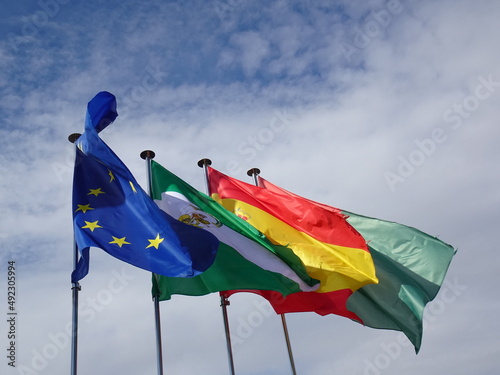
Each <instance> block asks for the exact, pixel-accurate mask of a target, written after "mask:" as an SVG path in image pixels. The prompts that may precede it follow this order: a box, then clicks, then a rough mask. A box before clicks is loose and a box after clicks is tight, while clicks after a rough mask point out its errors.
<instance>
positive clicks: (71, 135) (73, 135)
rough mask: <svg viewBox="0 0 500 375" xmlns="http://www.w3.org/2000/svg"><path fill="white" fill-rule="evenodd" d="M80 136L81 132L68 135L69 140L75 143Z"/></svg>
mask: <svg viewBox="0 0 500 375" xmlns="http://www.w3.org/2000/svg"><path fill="white" fill-rule="evenodd" d="M80 137H81V134H80V133H73V134H70V135H69V136H68V141H70V142H71V143H75V142H76V141H77V140H78V138H80Z"/></svg>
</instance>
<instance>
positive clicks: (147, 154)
mask: <svg viewBox="0 0 500 375" xmlns="http://www.w3.org/2000/svg"><path fill="white" fill-rule="evenodd" d="M154 157H155V153H154V152H153V151H151V150H144V151H143V152H141V158H143V159H144V160H146V165H147V167H146V173H147V180H148V194H149V196H150V197H151V194H152V191H153V189H152V184H151V160H152V159H154ZM153 304H154V309H155V330H156V367H157V372H158V375H163V350H162V345H161V323H160V298H159V296H158V295H156V296H154V297H153Z"/></svg>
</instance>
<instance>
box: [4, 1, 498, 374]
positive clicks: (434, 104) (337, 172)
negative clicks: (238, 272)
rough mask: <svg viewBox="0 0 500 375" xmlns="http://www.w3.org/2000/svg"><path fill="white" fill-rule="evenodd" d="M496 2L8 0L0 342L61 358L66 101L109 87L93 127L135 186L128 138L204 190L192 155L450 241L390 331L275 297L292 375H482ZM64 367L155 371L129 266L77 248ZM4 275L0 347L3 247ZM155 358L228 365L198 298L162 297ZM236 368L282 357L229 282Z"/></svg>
mask: <svg viewBox="0 0 500 375" xmlns="http://www.w3.org/2000/svg"><path fill="white" fill-rule="evenodd" d="M499 17H500V3H499V2H498V1H494V0H491V1H488V0H483V1H474V2H473V1H465V0H464V1H460V0H457V1H445V0H443V1H426V0H424V1H409V0H405V1H403V0H401V1H381V0H371V1H243V0H221V1H216V2H202V1H200V0H198V1H196V0H193V1H182V2H181V1H159V0H158V1H148V2H139V1H127V2H121V1H115V0H113V1H88V2H78V1H71V0H70V1H68V0H64V1H63V0H45V1H44V0H41V1H31V0H24V1H22V2H8V4H4V5H3V10H2V16H1V23H0V31H1V33H0V35H1V39H0V90H1V91H0V92H1V97H2V99H1V101H0V116H1V117H0V118H1V122H0V145H1V146H0V171H1V176H2V177H1V179H0V181H1V182H0V183H1V187H2V194H1V196H0V212H1V213H2V218H1V221H0V223H1V227H0V241H1V252H0V305H1V306H0V314H1V315H2V316H0V322H1V323H0V348H1V349H2V350H1V352H2V353H4V354H3V355H2V356H1V359H0V368H1V372H2V373H6V374H67V373H69V364H70V346H69V335H68V333H67V327H68V323H69V322H70V321H71V290H70V272H71V267H72V248H73V242H72V225H71V188H72V173H73V159H74V149H73V147H72V145H71V144H70V143H69V142H68V141H67V137H68V135H69V134H71V133H74V132H82V131H83V121H84V116H85V110H86V105H87V102H88V101H89V100H91V99H92V97H93V96H94V95H95V94H96V93H97V92H99V91H102V90H106V91H109V92H111V93H113V94H115V95H116V97H117V101H118V113H119V117H118V118H117V120H116V121H115V123H114V124H113V125H111V126H110V127H109V128H108V129H106V130H104V131H103V132H102V133H101V136H102V138H103V139H104V140H105V142H107V143H108V145H109V146H110V147H111V148H113V150H114V151H115V152H116V153H117V154H118V155H119V157H120V158H121V159H122V160H123V161H124V162H125V164H127V165H128V166H129V168H130V169H131V171H132V173H134V175H135V176H136V178H137V179H138V181H139V182H141V183H142V186H143V187H145V186H146V173H145V164H144V161H143V160H142V159H141V158H140V157H139V154H140V152H141V151H143V150H145V149H152V150H154V151H155V152H156V159H155V160H157V161H158V162H159V163H161V164H162V165H164V166H165V167H166V168H168V169H170V170H171V171H172V172H174V173H176V174H177V175H178V176H180V177H181V178H183V179H184V180H186V181H188V182H189V183H191V184H192V185H193V186H195V187H197V188H198V189H200V190H202V191H204V181H203V173H202V171H201V169H199V168H198V167H197V165H196V163H197V161H198V160H199V159H200V158H202V157H209V158H211V159H212V161H213V166H214V167H215V168H217V169H219V170H221V171H222V172H225V173H228V174H230V175H232V176H234V177H236V178H239V179H242V180H244V181H247V182H251V180H250V179H249V178H248V177H247V176H246V173H245V172H246V170H247V169H249V168H251V167H259V168H260V169H261V171H262V176H263V177H264V178H266V179H268V180H270V181H271V182H273V183H275V184H278V185H280V186H282V187H284V188H286V189H288V190H290V191H293V192H295V193H297V194H300V195H303V196H306V197H308V198H310V199H314V200H316V201H320V202H323V203H327V204H330V205H332V206H336V207H339V208H342V209H346V210H349V211H353V212H356V213H359V214H364V215H367V216H372V217H378V218H382V219H387V220H391V221H397V222H400V223H404V224H407V225H411V226H414V227H417V228H419V229H421V230H423V231H425V232H427V233H429V234H432V235H436V236H438V237H439V238H441V239H442V240H444V241H445V242H448V243H450V244H452V245H453V246H454V247H455V248H457V249H458V253H457V255H456V256H455V258H454V260H453V262H452V264H451V267H450V269H449V272H448V274H447V278H446V282H445V285H444V286H443V289H442V290H441V293H440V294H439V295H438V297H437V298H436V300H435V301H434V302H433V303H431V304H429V305H428V308H427V310H426V315H425V325H424V338H423V344H422V349H421V351H420V353H419V354H418V355H415V353H414V350H413V348H412V347H411V345H410V344H409V343H408V342H407V341H406V339H404V338H402V337H401V334H400V333H398V332H392V331H380V330H374V329H371V328H365V327H363V326H361V325H359V324H356V323H354V322H351V321H349V320H347V319H344V318H340V317H337V316H328V317H320V316H317V315H315V314H313V313H308V314H289V315H287V322H288V327H289V333H290V336H291V340H292V345H293V349H294V356H295V362H296V366H297V370H298V373H299V374H303V375H304V374H307V375H325V374H328V375H330V374H331V375H334V374H371V375H377V374H387V375H395V374H398V375H399V374H402V373H404V374H406V375H420V374H423V373H425V374H428V375H438V374H439V375H440V374H443V373H447V374H455V375H460V374H463V375H469V374H471V373H474V374H477V375H490V374H493V373H496V372H497V371H498V369H499V368H500V359H499V358H500V345H499V339H498V334H499V332H500V329H499V328H500V327H499V324H498V319H496V316H497V315H498V314H499V313H500V299H499V291H498V290H499V289H498V286H497V283H498V281H497V279H498V278H497V273H498V264H499V261H500V259H499V258H500V257H499V255H498V254H499V252H498V249H497V244H496V242H497V241H496V238H495V237H494V236H495V235H496V234H497V232H498V223H499V219H500V217H499V203H500V191H499V183H500V178H499V173H498V168H499V167H498V165H499V164H500V152H499V151H498V140H499V136H500V131H499V126H498V125H499V124H498V108H499V107H500V68H499V66H500V64H499V62H500V50H499V48H498V46H499V37H498V32H499V27H498V19H499ZM91 256H92V263H91V271H90V274H89V275H88V276H87V277H86V278H85V279H83V280H82V282H81V285H82V291H81V293H80V299H81V300H80V301H81V302H80V303H81V306H82V311H81V315H80V319H81V321H80V341H79V373H81V374H109V373H122V374H137V373H141V374H155V373H156V354H155V341H154V321H153V306H152V303H151V295H150V275H149V273H147V272H146V271H142V270H138V269H134V268H133V267H131V266H129V265H127V264H124V263H121V262H119V261H118V260H115V259H113V258H111V257H109V256H108V255H106V254H102V253H101V252H100V251H99V250H98V249H94V250H93V251H92V254H91ZM8 261H15V263H16V272H17V288H18V289H17V301H16V303H17V311H18V316H17V326H16V329H17V334H18V341H17V342H16V350H17V353H16V365H17V368H16V369H13V368H11V367H9V366H8V365H7V362H8V360H7V358H6V356H5V353H6V349H7V348H8V346H9V342H8V341H9V340H8V339H7V333H8V326H7V322H6V320H7V318H8V317H7V307H8V305H7V291H6V281H7V270H6V269H7V262H8ZM161 311H162V329H163V340H164V362H165V364H164V368H165V373H166V374H183V375H190V374H205V375H211V374H214V375H220V374H225V373H228V366H227V356H226V347H225V339H224V332H223V325H222V317H221V311H220V307H219V301H218V296H217V295H216V294H213V295H209V296H205V297H197V298H194V297H184V296H176V297H175V298H173V299H172V300H171V301H168V302H162V304H161ZM229 317H230V324H231V329H232V331H233V335H234V336H233V341H234V355H235V366H236V373H237V374H241V375H243V374H246V375H250V374H252V375H260V374H262V375H264V374H266V375H267V374H278V375H280V374H290V373H291V371H290V366H289V362H288V357H287V352H286V347H285V342H284V338H283V332H282V327H281V320H280V319H279V317H278V316H276V315H275V314H269V307H268V305H267V304H266V303H265V301H263V300H262V299H260V298H259V297H258V296H253V295H244V294H240V295H236V296H234V297H232V298H231V305H230V306H229Z"/></svg>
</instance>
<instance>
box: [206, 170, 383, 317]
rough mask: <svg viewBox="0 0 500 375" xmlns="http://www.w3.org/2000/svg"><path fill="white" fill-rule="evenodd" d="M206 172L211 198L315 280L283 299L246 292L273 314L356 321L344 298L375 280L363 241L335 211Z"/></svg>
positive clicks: (261, 293) (275, 294)
mask: <svg viewBox="0 0 500 375" xmlns="http://www.w3.org/2000/svg"><path fill="white" fill-rule="evenodd" d="M208 175H209V186H210V192H211V194H212V198H214V199H215V200H216V201H218V202H219V203H220V204H222V206H224V207H225V208H226V209H227V210H229V211H231V212H234V213H235V214H237V215H238V216H240V217H241V218H243V219H245V220H246V221H247V222H248V223H249V224H251V225H252V226H254V227H255V228H257V229H258V230H259V231H260V232H262V233H263V234H264V235H265V236H266V237H267V238H269V239H270V240H271V241H272V242H273V243H275V244H278V245H282V246H287V247H288V248H290V249H292V251H293V252H294V253H295V255H297V256H298V257H299V258H300V259H301V260H302V262H303V264H304V266H305V267H306V271H307V273H308V274H309V275H310V276H311V277H312V278H314V279H317V280H319V281H320V287H319V288H318V289H317V290H316V291H314V292H300V293H294V294H291V295H289V296H287V297H286V298H285V297H283V296H281V295H279V293H276V292H272V291H252V292H254V293H257V294H260V295H262V296H263V297H264V298H266V299H268V300H269V302H270V303H271V305H272V306H273V308H274V310H275V311H276V313H278V314H282V313H288V312H305V311H314V312H316V313H318V314H320V315H327V314H337V315H341V316H345V317H348V318H351V319H354V320H358V321H361V319H359V317H358V316H357V315H356V314H354V313H352V312H350V311H348V310H347V309H346V301H347V299H348V298H349V297H350V296H351V295H352V293H353V292H354V291H356V290H358V289H359V288H361V287H363V286H364V285H367V284H373V283H377V282H378V280H377V277H376V275H375V267H374V264H373V260H372V257H371V255H370V252H369V251H368V246H367V244H366V241H365V240H364V238H363V237H362V236H361V235H360V234H359V233H358V232H357V231H356V230H355V229H354V228H353V227H352V226H351V225H350V224H349V223H348V222H347V221H346V217H345V215H343V214H342V212H341V211H340V210H338V209H336V208H333V207H328V206H320V205H318V204H315V203H314V202H312V201H309V200H307V199H305V198H301V197H299V196H296V195H291V194H286V193H285V192H280V191H279V190H277V189H275V190H272V189H265V188H262V187H258V186H254V185H251V184H247V183H245V182H242V181H239V180H236V179H233V178H231V177H229V176H226V175H224V174H222V173H221V172H219V171H217V170H215V169H213V168H208ZM247 291H248V290H247ZM234 292H235V291H228V292H227V293H226V294H227V295H230V294H232V293H234Z"/></svg>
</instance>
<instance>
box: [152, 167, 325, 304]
mask: <svg viewBox="0 0 500 375" xmlns="http://www.w3.org/2000/svg"><path fill="white" fill-rule="evenodd" d="M151 172H152V195H153V198H154V199H155V200H156V203H157V204H158V206H159V207H160V208H161V209H162V210H164V211H165V212H166V213H168V214H169V215H171V216H173V217H175V218H177V219H178V220H180V221H182V222H184V223H187V224H190V225H193V226H196V227H199V228H203V229H204V230H206V231H207V232H210V233H212V234H213V235H215V237H217V238H218V239H219V241H220V245H219V249H218V251H217V256H216V258H215V261H214V263H213V264H212V266H211V267H209V268H208V269H207V270H206V271H205V272H204V273H203V274H201V275H199V276H196V277H192V278H189V279H187V278H177V277H164V276H160V275H154V276H153V295H158V296H159V298H160V300H166V299H170V297H171V295H172V294H184V295H194V296H199V295H204V294H208V293H212V292H219V291H225V290H231V289H260V290H269V291H275V292H279V293H280V294H282V295H288V294H290V293H297V292H300V291H312V290H315V289H317V287H318V286H317V284H318V281H317V280H314V279H313V278H312V277H310V276H309V275H308V273H307V272H306V270H305V268H304V266H303V264H302V262H301V261H300V259H299V258H298V257H297V256H296V255H295V254H294V253H293V252H292V251H291V250H290V249H288V248H286V247H285V246H279V245H273V244H272V243H271V242H270V241H269V240H268V239H267V238H266V237H265V236H264V235H263V234H262V233H260V232H259V231H258V230H256V229H255V228H253V227H252V226H251V225H250V224H248V223H247V222H245V221H244V220H243V219H241V218H239V217H237V216H236V215H234V214H232V213H230V212H228V211H227V210H226V209H224V208H223V207H222V206H220V205H219V204H218V203H216V202H215V201H214V200H212V199H211V198H210V197H208V196H206V195H205V194H203V193H201V192H199V191H197V190H195V189H194V188H193V187H191V186H190V185H188V184H187V183H186V182H184V181H182V180H181V179H179V178H178V177H177V176H175V175H174V174H172V173H171V172H169V171H167V170H166V169H165V168H163V167H162V166H161V165H160V164H158V163H156V162H154V161H152V163H151Z"/></svg>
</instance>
